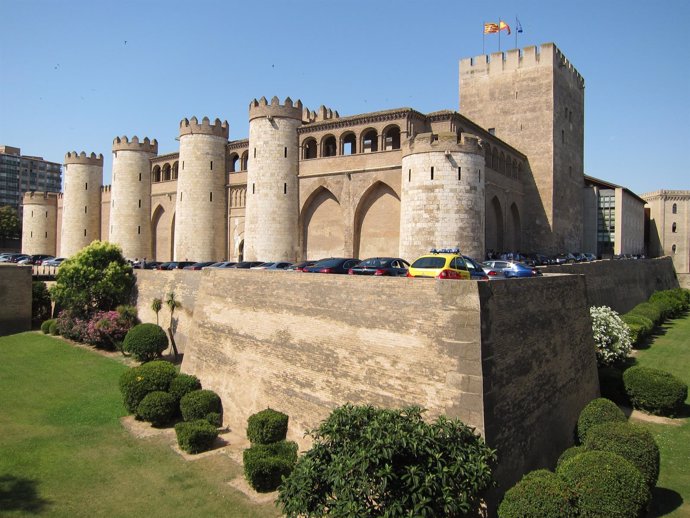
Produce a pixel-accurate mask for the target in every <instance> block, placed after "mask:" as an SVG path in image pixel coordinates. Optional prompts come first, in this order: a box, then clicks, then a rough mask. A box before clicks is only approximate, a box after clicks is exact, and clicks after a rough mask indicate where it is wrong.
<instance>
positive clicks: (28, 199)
mask: <svg viewBox="0 0 690 518" xmlns="http://www.w3.org/2000/svg"><path fill="white" fill-rule="evenodd" d="M59 195H60V193H57V192H46V191H27V192H25V193H24V196H23V197H22V204H23V205H55V204H56V203H57V199H58V196H59Z"/></svg>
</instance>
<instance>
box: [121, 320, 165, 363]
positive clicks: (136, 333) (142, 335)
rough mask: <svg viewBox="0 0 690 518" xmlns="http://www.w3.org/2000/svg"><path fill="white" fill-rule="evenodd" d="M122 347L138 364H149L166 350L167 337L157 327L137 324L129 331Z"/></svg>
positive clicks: (160, 328) (159, 327)
mask: <svg viewBox="0 0 690 518" xmlns="http://www.w3.org/2000/svg"><path fill="white" fill-rule="evenodd" d="M122 345H123V348H124V350H125V352H128V353H131V354H132V355H133V356H134V357H135V358H136V359H137V360H139V361H140V362H150V361H152V360H155V359H156V358H158V357H160V355H161V353H162V352H163V351H165V350H166V349H167V348H168V335H166V334H165V331H163V328H162V327H161V326H159V325H156V324H137V325H136V326H134V327H133V328H132V329H130V330H129V332H128V333H127V336H125V341H124V342H123V344H122Z"/></svg>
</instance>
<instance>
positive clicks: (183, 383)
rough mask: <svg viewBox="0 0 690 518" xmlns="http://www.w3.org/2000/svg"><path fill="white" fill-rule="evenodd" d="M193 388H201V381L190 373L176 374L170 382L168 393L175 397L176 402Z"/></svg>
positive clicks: (193, 389)
mask: <svg viewBox="0 0 690 518" xmlns="http://www.w3.org/2000/svg"><path fill="white" fill-rule="evenodd" d="M195 390H201V381H199V378H197V377H196V376H192V375H191V374H178V375H177V376H175V378H173V380H172V382H170V395H171V396H173V397H174V398H175V401H177V403H178V404H179V403H180V400H181V399H182V397H183V396H186V395H187V394H189V393H190V392H193V391H195Z"/></svg>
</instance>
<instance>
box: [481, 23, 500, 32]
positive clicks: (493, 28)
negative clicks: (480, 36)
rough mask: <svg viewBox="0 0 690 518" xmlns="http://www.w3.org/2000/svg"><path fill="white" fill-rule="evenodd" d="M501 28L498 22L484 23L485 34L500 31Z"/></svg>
mask: <svg viewBox="0 0 690 518" xmlns="http://www.w3.org/2000/svg"><path fill="white" fill-rule="evenodd" d="M499 30H500V29H499V28H498V24H497V23H485V24H484V34H493V33H494V32H498V31H499Z"/></svg>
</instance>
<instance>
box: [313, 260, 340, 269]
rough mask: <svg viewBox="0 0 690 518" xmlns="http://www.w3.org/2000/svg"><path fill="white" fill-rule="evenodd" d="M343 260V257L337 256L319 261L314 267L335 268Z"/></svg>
mask: <svg viewBox="0 0 690 518" xmlns="http://www.w3.org/2000/svg"><path fill="white" fill-rule="evenodd" d="M342 262H343V260H342V259H336V258H330V259H323V260H322V261H319V262H318V263H316V264H314V268H333V267H334V266H338V265H340V263H342Z"/></svg>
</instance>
